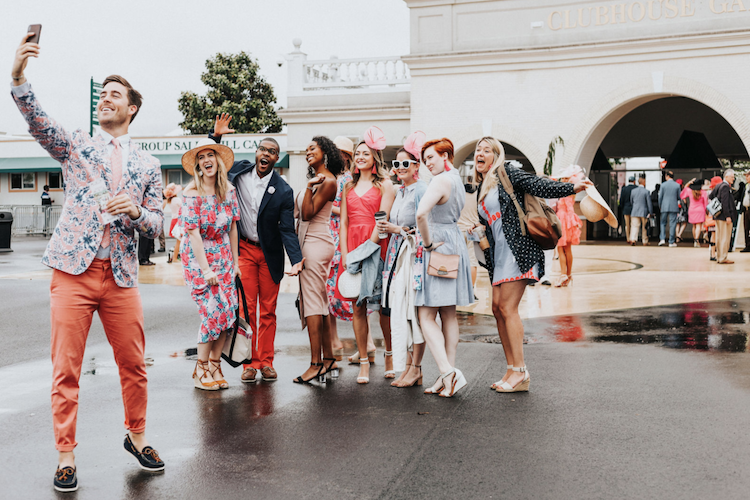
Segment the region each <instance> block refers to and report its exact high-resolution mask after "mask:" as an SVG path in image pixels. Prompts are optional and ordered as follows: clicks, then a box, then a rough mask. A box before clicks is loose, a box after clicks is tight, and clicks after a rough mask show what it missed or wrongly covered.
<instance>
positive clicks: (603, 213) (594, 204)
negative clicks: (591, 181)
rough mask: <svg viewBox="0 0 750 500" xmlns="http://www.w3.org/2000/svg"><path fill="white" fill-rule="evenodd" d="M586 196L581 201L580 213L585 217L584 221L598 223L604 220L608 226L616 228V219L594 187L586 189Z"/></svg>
mask: <svg viewBox="0 0 750 500" xmlns="http://www.w3.org/2000/svg"><path fill="white" fill-rule="evenodd" d="M586 194H587V196H586V197H585V198H584V199H582V200H581V203H580V205H579V206H580V208H581V213H582V214H583V215H585V216H586V220H589V221H591V222H599V221H600V220H602V219H603V220H604V221H605V222H606V223H607V224H609V225H610V226H612V227H614V228H617V217H615V214H614V213H613V212H612V209H611V208H609V204H608V203H607V202H606V201H604V198H603V197H602V195H601V194H600V193H599V191H598V190H597V189H596V187H594V186H589V187H587V188H586Z"/></svg>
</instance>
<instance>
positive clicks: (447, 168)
mask: <svg viewBox="0 0 750 500" xmlns="http://www.w3.org/2000/svg"><path fill="white" fill-rule="evenodd" d="M443 162H444V163H443V165H444V167H445V171H446V172H450V169H451V168H450V167H449V166H448V160H443Z"/></svg>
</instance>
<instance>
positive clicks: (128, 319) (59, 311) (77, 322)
mask: <svg viewBox="0 0 750 500" xmlns="http://www.w3.org/2000/svg"><path fill="white" fill-rule="evenodd" d="M94 311H99V318H100V319H101V320H102V324H103V325H104V332H105V333H106V335H107V340H108V341H109V344H110V345H111V346H112V350H113V351H114V355H115V361H116V362H117V367H118V368H119V371H120V385H121V387H122V400H123V403H124V405H125V428H126V429H128V430H130V431H132V432H136V433H139V432H143V431H144V430H145V429H146V402H147V399H148V392H147V387H146V385H147V384H146V362H145V360H144V348H145V344H146V342H145V338H144V336H143V308H142V306H141V295H140V292H139V291H138V288H137V287H136V288H120V287H119V286H117V283H115V279H114V277H113V276H112V265H111V264H110V261H109V260H102V259H95V260H94V262H93V263H92V264H91V266H89V268H88V269H87V270H86V271H85V272H84V273H83V274H81V275H79V276H73V275H72V274H67V273H64V272H62V271H58V270H54V272H53V274H52V282H51V283H50V312H51V319H52V340H51V352H52V421H53V425H54V428H55V447H56V448H57V450H58V451H72V450H73V448H75V447H76V445H77V444H78V443H77V442H76V419H77V416H78V381H79V379H80V378H81V364H82V363H83V352H84V349H85V348H86V338H87V337H88V334H89V328H90V327H91V320H92V318H93V316H94Z"/></svg>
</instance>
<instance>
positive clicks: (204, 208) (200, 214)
mask: <svg viewBox="0 0 750 500" xmlns="http://www.w3.org/2000/svg"><path fill="white" fill-rule="evenodd" d="M182 203H183V204H182V209H181V210H180V224H181V225H182V227H183V228H184V230H185V234H183V236H182V242H181V245H182V249H181V250H180V256H181V257H182V272H183V275H184V277H185V283H187V285H188V286H189V287H190V295H191V296H192V297H193V300H194V301H195V303H196V304H197V305H198V312H199V313H200V316H201V328H200V334H199V336H198V343H199V344H205V343H206V342H209V341H212V340H216V339H218V338H219V335H221V332H223V331H225V330H227V329H229V328H230V327H232V326H233V325H234V322H235V320H236V314H237V311H236V310H237V303H238V302H237V288H236V286H235V284H234V261H233V259H232V247H231V246H230V244H229V230H230V229H231V228H232V222H233V221H238V220H240V206H239V203H238V202H237V193H236V192H235V190H234V189H230V190H229V192H228V193H227V196H226V199H225V200H224V201H223V202H219V201H218V200H217V198H216V196H193V197H185V199H184V200H183V202H182ZM196 228H199V229H200V234H201V239H202V240H203V250H204V252H205V254H206V260H208V265H209V267H210V268H211V270H212V271H213V272H214V273H216V276H217V277H218V279H219V284H218V285H214V286H210V287H209V286H207V285H206V280H205V279H203V273H202V272H201V267H200V265H199V264H198V261H197V260H196V258H195V253H194V252H193V247H192V245H191V244H190V235H189V234H188V229H196Z"/></svg>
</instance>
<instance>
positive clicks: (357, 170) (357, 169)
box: [354, 165, 359, 174]
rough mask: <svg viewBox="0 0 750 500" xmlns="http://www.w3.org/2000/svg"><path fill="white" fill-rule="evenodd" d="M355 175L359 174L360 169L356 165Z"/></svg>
mask: <svg viewBox="0 0 750 500" xmlns="http://www.w3.org/2000/svg"><path fill="white" fill-rule="evenodd" d="M354 173H355V174H358V173H359V167H358V166H356V165H354Z"/></svg>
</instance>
